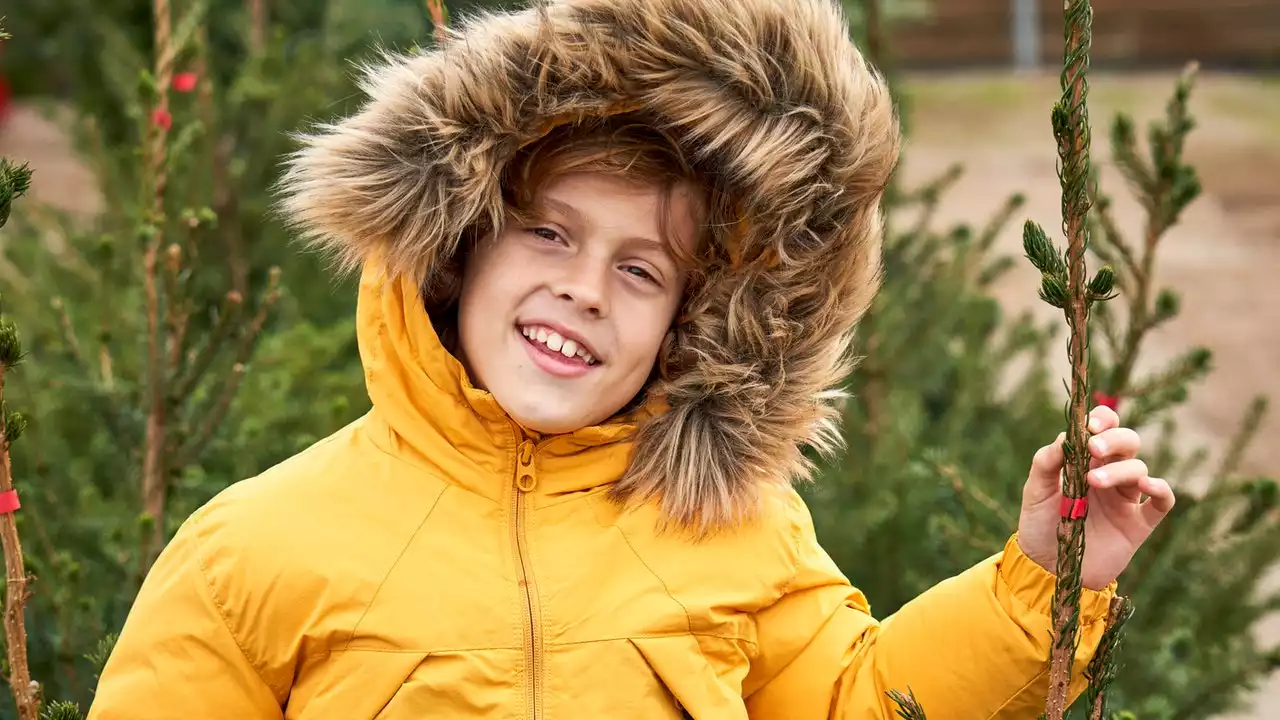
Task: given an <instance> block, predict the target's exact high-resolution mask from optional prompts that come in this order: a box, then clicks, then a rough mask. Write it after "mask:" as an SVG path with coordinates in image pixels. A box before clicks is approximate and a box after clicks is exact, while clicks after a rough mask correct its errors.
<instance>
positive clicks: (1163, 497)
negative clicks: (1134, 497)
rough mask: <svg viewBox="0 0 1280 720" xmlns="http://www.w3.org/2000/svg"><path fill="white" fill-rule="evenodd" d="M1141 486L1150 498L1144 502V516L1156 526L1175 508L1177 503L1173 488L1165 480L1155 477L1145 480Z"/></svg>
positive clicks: (1148, 522)
mask: <svg viewBox="0 0 1280 720" xmlns="http://www.w3.org/2000/svg"><path fill="white" fill-rule="evenodd" d="M1141 488H1142V492H1144V493H1146V494H1147V497H1148V498H1149V499H1148V500H1147V501H1146V502H1144V503H1142V518H1143V519H1144V520H1146V521H1147V524H1148V525H1150V526H1151V527H1155V526H1156V525H1159V524H1160V521H1161V520H1163V519H1164V518H1165V516H1166V515H1168V514H1169V511H1170V510H1173V506H1174V504H1175V503H1176V498H1175V497H1174V494H1173V488H1172V487H1170V486H1169V483H1167V482H1165V481H1164V480H1162V479H1160V478H1153V477H1149V478H1146V479H1145V480H1143V482H1142V485H1141Z"/></svg>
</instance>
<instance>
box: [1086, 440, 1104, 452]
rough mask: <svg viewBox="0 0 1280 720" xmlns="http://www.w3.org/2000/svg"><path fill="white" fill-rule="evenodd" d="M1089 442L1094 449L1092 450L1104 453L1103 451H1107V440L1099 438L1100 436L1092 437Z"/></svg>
mask: <svg viewBox="0 0 1280 720" xmlns="http://www.w3.org/2000/svg"><path fill="white" fill-rule="evenodd" d="M1089 442H1090V443H1091V444H1092V445H1093V449H1094V450H1097V451H1098V453H1099V454H1105V453H1106V452H1107V441H1106V440H1103V439H1102V438H1100V437H1096V438H1094V439H1092V440H1090V441H1089Z"/></svg>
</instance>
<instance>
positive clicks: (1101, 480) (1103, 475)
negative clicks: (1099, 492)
mask: <svg viewBox="0 0 1280 720" xmlns="http://www.w3.org/2000/svg"><path fill="white" fill-rule="evenodd" d="M1093 479H1094V480H1095V481H1097V483H1098V484H1099V485H1106V484H1107V472H1106V471H1105V470H1094V471H1093Z"/></svg>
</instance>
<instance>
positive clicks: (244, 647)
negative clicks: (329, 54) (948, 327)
mask: <svg viewBox="0 0 1280 720" xmlns="http://www.w3.org/2000/svg"><path fill="white" fill-rule="evenodd" d="M365 87H366V90H367V91H368V93H369V95H370V101H369V103H368V104H367V105H366V106H365V108H364V109H362V110H361V111H360V112H359V113H357V114H356V115H354V116H352V117H351V118H347V119H344V120H342V121H341V122H338V123H335V124H333V125H330V126H325V127H324V128H322V129H321V130H320V131H318V132H317V133H316V134H315V135H311V136H308V137H306V138H304V140H305V142H304V144H303V148H302V150H300V151H299V153H298V154H297V155H295V156H294V157H292V158H291V159H290V166H289V170H288V174H287V176H286V178H285V183H284V185H285V189H286V190H287V192H286V194H285V195H286V196H285V209H286V210H287V211H288V213H289V216H290V217H291V218H292V219H293V220H294V221H295V222H296V223H297V224H298V226H299V227H300V228H301V229H302V230H303V231H304V233H305V234H306V235H307V236H308V237H309V238H310V239H312V240H313V241H314V242H315V243H317V244H318V245H321V246H323V247H326V248H328V249H329V250H332V251H334V252H336V253H337V254H338V257H339V258H340V259H343V260H346V261H347V262H348V264H349V265H358V266H360V267H361V268H362V276H361V283H360V291H359V303H358V305H359V307H358V318H357V334H358V339H359V344H360V351H361V356H362V359H363V362H364V368H365V374H366V384H367V387H368V391H369V395H370V398H371V400H372V403H373V409H372V410H371V411H370V412H369V413H368V414H367V415H366V416H365V417H363V418H361V419H360V420H358V421H357V422H355V423H353V424H352V425H350V426H348V427H346V428H344V429H342V430H340V431H338V432H336V433H335V434H334V435H332V436H331V437H329V438H327V439H326V440H324V441H322V442H320V443H318V444H317V445H315V446H314V447H312V448H309V449H308V450H306V451H304V452H302V453H300V454H299V455H297V456H295V457H293V458H291V459H289V460H287V461H285V462H283V463H282V464H280V465H278V466H277V467H274V468H271V469H269V470H267V471H265V472H264V473H262V474H261V475H259V476H257V477H254V478H251V479H247V480H244V481H242V482H239V483H237V484H235V485H233V486H232V487H230V488H228V489H227V490H225V491H223V492H222V493H221V494H219V495H218V496H217V497H216V498H215V499H213V500H212V501H211V502H210V503H208V504H207V505H206V506H204V507H202V508H201V509H200V510H198V511H197V512H196V513H195V514H193V516H192V517H191V518H189V519H188V520H187V522H186V523H185V524H184V525H183V526H182V528H181V530H180V531H179V532H178V533H177V534H176V536H175V537H174V538H173V539H172V541H171V542H170V544H169V545H168V546H167V548H166V549H165V551H164V552H163V554H162V555H161V557H160V559H159V560H158V562H157V563H156V565H155V567H154V568H153V569H152V571H151V573H150V574H149V575H148V577H147V579H146V581H145V583H144V585H143V587H142V589H141V591H140V593H139V596H138V598H137V601H136V604H135V606H134V608H133V610H132V612H131V613H130V615H129V618H128V621H127V622H126V624H125V627H124V629H123V631H122V633H121V636H120V639H119V642H118V644H117V646H116V648H115V650H114V652H113V653H112V655H111V658H110V660H109V662H108V663H107V666H106V668H105V670H104V673H103V675H102V677H101V680H100V682H99V685H98V689H97V695H96V698H95V700H94V702H93V704H92V706H91V708H90V712H89V717H90V719H91V720H161V719H164V720H171V719H175V718H182V719H184V720H269V719H273V718H277V719H278V718H290V719H294V720H373V719H375V718H376V719H377V720H409V719H411V718H412V719H417V718H442V719H443V718H458V719H461V718H491V719H495V720H496V719H497V718H504V719H516V718H519V719H521V720H578V719H585V718H591V719H594V718H609V719H611V720H624V719H626V718H635V719H637V720H639V719H641V718H643V719H644V720H654V719H657V718H682V717H686V718H693V720H735V719H736V720H743V719H746V718H750V719H751V720H817V719H819V718H837V719H840V720H852V719H861V718H884V719H886V720H887V719H888V718H892V717H895V714H894V707H895V706H894V705H893V703H892V701H891V700H890V699H889V698H888V697H887V695H886V693H887V692H889V691H891V690H895V689H896V690H906V689H908V688H910V689H911V690H912V691H914V693H915V694H916V696H917V697H918V698H919V699H920V700H921V702H922V703H923V704H924V706H925V709H926V711H927V713H928V716H929V718H930V720H951V719H959V718H1034V717H1036V715H1037V714H1038V712H1039V709H1040V708H1041V707H1042V706H1043V698H1044V696H1045V693H1046V687H1047V658H1048V656H1049V647H1048V646H1049V642H1050V600H1051V596H1052V593H1053V585H1054V579H1053V577H1051V576H1050V575H1049V574H1048V573H1046V572H1045V571H1044V570H1042V569H1041V568H1039V567H1038V566H1036V565H1035V564H1034V563H1033V562H1031V561H1030V560H1029V559H1028V558H1027V557H1026V556H1025V555H1023V554H1022V553H1021V552H1020V550H1019V548H1018V545H1017V542H1016V538H1014V537H1011V538H1010V540H1009V542H1008V543H1007V545H1006V546H1005V548H1004V549H1003V550H1002V551H1001V552H999V553H996V554H994V555H993V556H992V557H990V558H988V559H987V560H986V561H984V562H982V563H979V564H978V565H976V566H975V567H973V568H971V569H970V570H968V571H967V572H965V573H963V574H961V575H960V576H958V577H955V578H952V579H949V580H947V581H945V582H943V583H941V584H939V585H938V586H937V587H935V588H933V589H931V590H930V591H929V592H927V593H925V594H924V595H922V596H921V597H919V598H918V599H917V600H915V601H914V602H912V603H910V604H908V605H907V606H905V607H904V608H902V609H901V610H900V611H899V612H898V613H896V614H895V615H893V616H892V617H890V618H888V619H886V620H884V621H883V622H878V621H877V620H876V619H875V618H873V616H872V615H871V613H870V609H869V606H868V603H867V601H866V599H865V598H864V597H863V595H862V594H861V593H860V592H859V591H858V590H857V589H856V588H854V587H853V586H851V585H850V583H849V582H848V580H846V578H844V577H843V576H842V575H841V573H840V572H839V570H838V569H837V568H836V566H835V565H834V564H833V562H832V561H831V559H830V558H829V557H828V555H827V554H826V553H825V552H824V551H823V549H822V548H821V547H820V546H819V544H818V542H817V539H816V538H815V535H814V530H813V527H812V524H811V522H810V518H809V514H808V511H807V509H806V508H805V506H804V504H803V502H802V501H801V499H800V497H799V496H798V495H797V494H796V493H795V491H794V490H793V489H792V487H791V484H790V481H791V480H792V479H793V478H795V477H797V476H801V475H803V474H804V473H805V471H806V467H805V464H804V462H803V459H802V455H801V453H800V448H801V447H802V446H803V445H805V444H809V445H816V446H819V447H821V446H826V445H830V441H831V437H830V433H831V429H832V427H833V423H832V420H833V418H835V417H836V415H837V412H838V408H837V406H836V404H835V402H834V400H835V396H834V395H833V394H832V393H831V392H830V390H831V389H832V388H833V387H835V386H837V385H838V384H839V382H840V381H841V379H842V377H843V374H844V373H845V372H846V371H847V365H846V364H845V363H844V361H843V356H844V350H845V349H846V348H847V342H848V331H849V328H851V327H853V326H854V325H855V323H856V322H857V320H858V318H859V317H860V316H861V314H862V313H863V312H864V311H865V308H866V306H867V304H868V303H869V302H870V299H871V297H872V295H873V294H874V292H875V286H876V278H877V277H878V273H879V257H878V256H879V248H880V245H879V243H880V215H879V212H880V211H879V201H880V198H881V193H882V192H883V188H884V184H885V181H886V179H887V178H888V176H889V173H890V172H891V170H892V168H893V165H894V162H895V161H896V156H897V150H898V142H899V139H898V135H897V129H896V127H897V126H896V122H895V121H894V118H893V111H892V105H891V102H890V101H889V99H888V96H887V94H886V92H885V90H884V87H883V85H882V83H881V82H880V80H879V78H878V77H876V76H875V75H874V74H873V73H872V72H871V71H870V70H869V68H868V67H867V66H866V65H865V63H864V62H863V60H862V58H861V57H860V56H859V55H858V54H857V52H856V50H855V49H854V48H853V46H852V44H851V43H850V42H849V39H848V34H847V29H846V27H845V25H844V21H843V19H842V18H841V17H840V16H839V15H838V13H837V12H836V11H835V9H834V6H833V5H832V4H830V3H829V2H827V1H826V0H560V1H558V2H553V3H550V4H548V5H547V6H546V7H545V8H543V9H542V10H540V11H528V12H523V13H518V14H513V15H489V16H478V17H477V18H476V19H475V20H473V21H472V22H471V23H470V24H469V25H467V26H465V27H464V28H463V29H462V30H461V31H460V33H459V35H457V36H456V37H454V38H453V39H452V40H451V41H450V42H449V43H448V44H447V46H446V48H445V49H444V50H442V51H436V52H431V53H425V54H422V55H419V56H416V57H411V58H399V57H390V58H387V59H386V60H385V61H384V62H383V63H382V64H381V65H378V66H376V67H374V68H372V69H371V70H370V73H369V76H368V77H367V80H366V83H365ZM637 110H641V111H645V112H647V113H648V117H649V119H650V120H651V121H652V122H654V123H656V124H658V125H660V126H662V127H663V129H664V130H665V131H666V132H668V133H669V134H670V135H671V136H672V137H675V138H678V139H679V141H680V142H681V143H684V144H686V146H687V148H688V149H689V151H690V155H691V157H694V158H695V160H696V161H697V162H698V163H700V164H702V165H703V166H704V168H709V169H711V170H712V171H714V173H715V174H716V175H717V177H719V178H721V181H722V182H724V183H725V184H726V185H727V186H728V188H729V190H730V191H731V192H732V194H733V196H734V197H735V198H737V199H738V200H739V202H740V204H741V209H742V223H741V224H740V225H739V226H737V227H733V228H727V229H724V231H723V232H720V231H717V232H718V233H719V234H717V236H716V238H715V243H714V245H713V248H712V249H711V250H709V253H710V254H709V255H708V257H707V258H706V259H707V267H708V274H707V277H708V278H709V279H708V282H707V283H706V285H705V288H703V289H702V290H701V291H700V293H701V294H700V295H698V296H697V297H696V298H694V299H693V300H691V301H690V302H689V303H688V305H687V306H686V308H685V312H684V313H682V316H681V318H680V320H679V321H678V324H677V327H676V328H675V331H676V332H677V334H678V337H679V343H678V344H679V346H680V347H681V348H682V349H683V350H684V351H685V352H686V354H687V356H688V357H695V358H699V361H698V363H695V364H693V365H692V366H690V367H687V368H684V369H682V370H681V373H682V374H680V375H679V376H678V377H675V378H668V379H665V380H663V381H660V382H655V383H654V385H653V386H652V387H651V388H650V393H649V398H648V401H647V402H645V403H644V404H642V406H641V409H640V410H638V411H636V412H634V413H631V414H626V415H622V416H620V417H618V418H616V419H615V420H614V421H611V422H610V423H608V424H605V425H603V426H600V427H591V428H586V429H583V430H580V431H578V432H575V433H573V434H571V435H564V436H554V437H545V438H535V437H530V436H529V435H528V434H527V433H525V432H524V431H523V430H522V429H521V428H519V427H518V426H517V425H515V424H514V423H512V422H511V420H510V419H509V418H508V417H507V416H506V415H505V414H504V413H503V411H502V410H501V408H500V407H498V405H497V404H496V403H495V401H494V400H493V398H492V396H490V395H489V394H487V393H485V392H482V391H479V390H477V389H475V388H474V387H473V386H472V385H471V383H470V381H469V379H468V378H467V376H466V374H465V372H464V371H463V369H462V368H461V366H460V365H459V363H458V362H457V361H456V360H455V359H454V357H453V356H452V355H451V354H450V353H449V352H447V351H446V349H445V348H444V347H443V346H442V344H441V342H440V339H439V337H438V336H437V333H436V330H435V326H434V325H433V322H432V317H433V315H432V313H433V312H435V307H434V306H433V305H432V304H431V302H429V296H430V293H424V292H423V291H422V288H430V287H439V286H441V285H442V284H447V282H446V281H447V280H448V273H449V272H450V268H451V266H452V263H451V262H450V261H451V260H452V259H453V258H454V256H455V253H456V252H457V250H458V245H459V239H460V238H464V237H467V236H468V235H469V233H470V232H471V230H472V228H473V227H474V226H475V225H476V223H478V222H481V221H483V220H484V219H485V218H491V217H492V216H493V214H494V213H497V212H501V208H502V204H501V193H500V188H499V186H498V182H497V178H498V177H499V176H500V169H501V167H502V165H503V163H504V161H505V160H506V159H507V158H508V157H510V155H511V153H513V152H514V151H515V150H516V149H517V148H519V147H520V146H522V145H524V144H526V143H528V142H529V141H531V140H533V139H535V138H537V137H538V136H539V135H540V134H541V133H544V132H546V130H547V129H548V128H550V127H552V126H554V125H555V124H556V123H560V122H566V121H570V120H572V119H574V118H579V117H590V116H593V115H596V116H598V115H606V114H610V113H617V112H630V111H637ZM695 501H696V506H695V504H691V503H695ZM748 509H755V510H756V512H755V513H754V514H751V515H748V513H747V512H746V511H747V510H748ZM691 518H697V519H698V520H697V521H698V522H702V523H704V527H703V528H702V529H703V530H707V531H709V532H705V533H703V534H704V535H705V537H703V538H702V539H700V540H699V541H697V542H694V541H692V540H690V539H689V537H688V534H687V533H683V532H680V531H679V528H676V529H675V530H672V529H670V528H669V529H668V530H667V531H665V532H663V531H661V530H660V527H661V526H663V525H664V524H665V525H672V524H673V523H671V521H672V520H676V521H680V520H683V519H691ZM735 518H737V519H741V522H731V520H733V519H735ZM674 525H680V523H678V522H677V523H674ZM1113 592H1114V586H1113V587H1111V588H1107V589H1106V590H1105V591H1104V592H1090V591H1085V592H1084V593H1083V597H1082V618H1081V638H1080V646H1079V647H1080V649H1079V652H1078V660H1077V664H1076V668H1075V678H1076V680H1075V683H1074V685H1073V691H1072V694H1073V696H1074V695H1076V694H1078V693H1079V692H1080V691H1081V690H1082V689H1083V683H1082V681H1081V680H1080V676H1081V671H1082V670H1083V668H1084V665H1085V663H1087V661H1088V660H1089V659H1090V657H1091V656H1092V653H1093V652H1094V650H1095V648H1096V646H1097V644H1098V641H1099V638H1100V637H1101V634H1102V630H1103V616H1104V614H1105V612H1106V609H1107V605H1108V602H1109V600H1110V598H1111V597H1112V595H1113Z"/></svg>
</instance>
